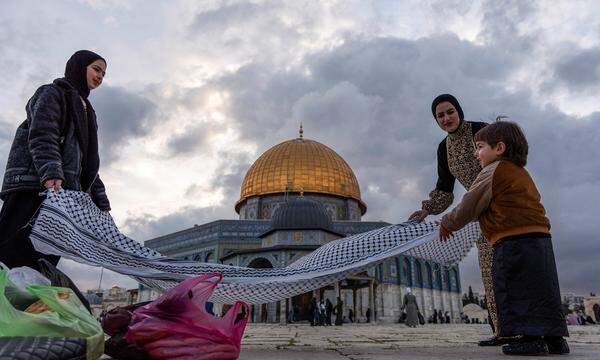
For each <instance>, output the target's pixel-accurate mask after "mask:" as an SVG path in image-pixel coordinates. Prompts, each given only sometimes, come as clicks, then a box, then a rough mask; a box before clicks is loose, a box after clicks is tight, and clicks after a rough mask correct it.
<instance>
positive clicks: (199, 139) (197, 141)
mask: <svg viewBox="0 0 600 360" xmlns="http://www.w3.org/2000/svg"><path fill="white" fill-rule="evenodd" d="M224 130H226V126H225V125H223V124H218V123H203V124H201V125H198V126H191V127H188V128H186V129H184V131H183V132H182V133H181V134H177V135H173V136H172V137H171V138H170V139H169V141H168V142H167V152H168V153H169V156H171V157H173V156H179V155H189V154H194V153H196V152H198V151H208V150H209V149H208V145H209V144H208V141H209V139H210V138H211V137H212V136H214V135H215V134H217V133H220V132H223V131H224Z"/></svg>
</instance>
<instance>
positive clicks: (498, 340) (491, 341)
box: [478, 336, 513, 346]
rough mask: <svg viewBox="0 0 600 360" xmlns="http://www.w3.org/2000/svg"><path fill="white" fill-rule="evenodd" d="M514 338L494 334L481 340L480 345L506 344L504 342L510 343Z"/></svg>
mask: <svg viewBox="0 0 600 360" xmlns="http://www.w3.org/2000/svg"><path fill="white" fill-rule="evenodd" d="M512 339H513V338H512V337H510V338H501V337H498V336H492V337H491V338H489V339H483V340H479V343H478V345H479V346H500V345H504V344H508V343H510V342H511V340H512Z"/></svg>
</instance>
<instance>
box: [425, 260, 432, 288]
mask: <svg viewBox="0 0 600 360" xmlns="http://www.w3.org/2000/svg"><path fill="white" fill-rule="evenodd" d="M431 275H432V272H431V264H429V261H426V262H425V273H424V274H423V279H425V281H424V284H423V285H424V286H425V287H426V288H432V287H433V286H432V285H433V279H432V276H431Z"/></svg>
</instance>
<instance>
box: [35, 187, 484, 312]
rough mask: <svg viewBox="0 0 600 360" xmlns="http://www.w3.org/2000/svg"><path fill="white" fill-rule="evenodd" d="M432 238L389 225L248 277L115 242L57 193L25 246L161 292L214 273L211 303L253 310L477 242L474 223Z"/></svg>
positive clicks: (97, 219)
mask: <svg viewBox="0 0 600 360" xmlns="http://www.w3.org/2000/svg"><path fill="white" fill-rule="evenodd" d="M437 230H438V226H437V225H436V224H434V223H428V222H423V223H418V224H416V223H404V224H398V225H391V226H387V227H383V228H379V229H375V230H372V231H368V232H365V233H362V234H356V235H352V236H348V237H345V238H341V239H337V240H334V241H331V242H329V243H327V244H325V245H323V246H321V247H320V248H318V249H317V250H315V251H313V252H312V253H310V254H308V255H306V256H304V257H303V258H301V259H299V260H297V261H296V262H294V263H292V264H290V265H288V266H286V267H284V268H273V269H253V268H246V267H238V266H229V265H222V264H215V263H201V262H197V261H190V260H177V259H173V258H168V257H165V256H162V255H161V254H159V253H158V252H156V251H154V250H152V249H150V248H147V247H144V246H143V245H141V244H140V243H138V242H137V241H135V240H133V239H130V238H128V237H126V236H125V235H123V234H122V233H121V232H120V231H119V229H118V228H117V226H116V225H115V223H114V221H113V219H112V217H111V216H110V214H108V213H107V212H103V211H100V210H99V209H98V208H97V207H96V205H95V204H94V203H93V202H92V199H91V198H90V196H89V195H88V194H86V193H83V192H78V191H69V190H61V191H60V192H54V191H48V192H47V197H46V200H44V202H43V204H42V206H41V208H40V211H39V214H38V217H37V219H36V221H35V224H34V226H33V229H32V232H31V241H32V242H33V244H34V247H35V249H36V250H37V251H40V252H43V253H46V254H53V255H59V256H62V257H65V258H68V259H71V260H74V261H77V262H80V263H84V264H89V265H93V266H103V267H105V268H107V269H110V270H113V271H115V272H118V273H121V274H124V275H129V276H131V277H132V278H134V279H135V280H137V281H139V282H140V283H142V284H144V285H146V286H150V287H152V288H158V289H161V290H166V289H169V288H171V287H172V286H174V285H175V284H177V283H178V282H180V281H181V280H183V279H185V278H187V277H189V276H195V275H200V274H207V273H214V272H218V273H221V274H223V280H222V282H221V284H219V285H218V286H217V288H216V290H215V293H214V294H213V297H212V298H211V300H212V301H215V302H223V303H232V302H234V301H236V300H243V301H245V302H247V303H250V304H259V303H266V302H272V301H277V300H281V299H285V298H289V297H291V296H295V295H298V294H302V293H305V292H307V291H311V290H314V289H318V288H321V287H323V286H327V285H330V284H332V283H333V282H335V281H339V280H342V279H344V278H346V277H348V276H350V275H353V274H357V273H360V272H363V271H366V270H367V269H368V268H369V267H372V266H373V265H376V264H377V263H379V262H381V261H383V260H385V259H386V258H389V257H392V256H396V255H399V254H405V255H409V256H413V257H418V258H423V259H427V260H432V261H434V262H436V263H438V264H441V265H443V266H445V265H452V264H456V263H457V262H459V261H460V260H461V259H463V258H464V257H465V256H466V255H467V253H468V252H469V250H470V249H471V247H472V246H473V244H474V243H475V241H476V239H477V238H478V237H479V236H480V230H479V225H478V224H477V223H471V224H469V225H467V226H466V227H465V228H463V229H462V230H460V231H458V232H456V233H455V234H454V237H453V238H452V239H450V240H449V241H447V242H445V243H442V242H441V241H440V240H439V235H438V231H437Z"/></svg>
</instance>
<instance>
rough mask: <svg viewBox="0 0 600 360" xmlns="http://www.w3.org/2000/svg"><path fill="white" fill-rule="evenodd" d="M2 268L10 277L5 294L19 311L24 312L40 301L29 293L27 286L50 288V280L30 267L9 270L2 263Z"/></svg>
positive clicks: (0, 266) (0, 265) (0, 264)
mask: <svg viewBox="0 0 600 360" xmlns="http://www.w3.org/2000/svg"><path fill="white" fill-rule="evenodd" d="M0 268H2V269H3V270H6V274H7V276H8V283H7V284H6V288H5V290H4V294H5V295H6V297H7V298H8V301H10V303H11V304H12V305H13V306H14V307H15V308H17V309H20V310H23V309H25V308H27V307H28V306H29V305H31V304H32V303H34V302H36V301H37V300H38V299H37V297H35V296H34V295H32V294H31V293H30V292H29V291H27V285H45V286H50V280H49V279H47V278H46V277H45V276H44V275H42V274H40V273H39V272H38V271H37V270H34V269H32V268H30V267H27V266H21V267H16V268H12V269H9V268H8V267H7V266H6V265H4V264H3V263H1V262H0Z"/></svg>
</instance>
